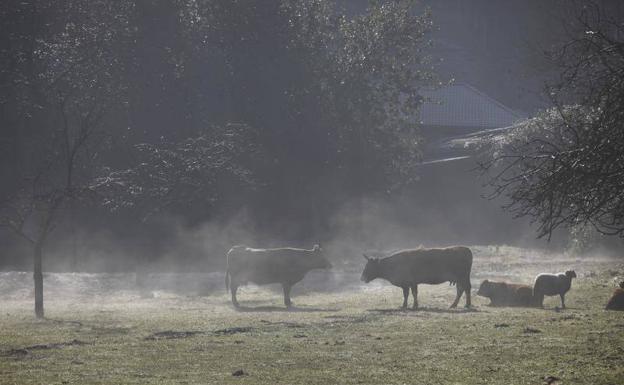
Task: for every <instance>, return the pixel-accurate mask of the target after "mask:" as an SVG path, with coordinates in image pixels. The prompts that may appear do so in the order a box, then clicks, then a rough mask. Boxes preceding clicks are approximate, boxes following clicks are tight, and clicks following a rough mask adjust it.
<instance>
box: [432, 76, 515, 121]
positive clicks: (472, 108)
mask: <svg viewBox="0 0 624 385" xmlns="http://www.w3.org/2000/svg"><path fill="white" fill-rule="evenodd" d="M421 94H422V95H423V96H424V97H425V98H427V101H425V103H423V105H422V106H421V109H420V121H421V124H423V125H424V126H444V127H465V128H467V129H487V128H499V127H507V126H511V125H513V124H514V123H516V122H518V121H521V120H524V119H526V116H524V115H523V114H522V113H520V112H518V111H514V110H512V109H511V108H509V107H507V106H505V105H503V104H501V103H500V102H498V101H496V100H494V99H492V98H491V97H489V96H487V95H485V94H483V93H482V92H480V91H479V90H477V89H476V88H474V87H472V86H470V85H468V84H453V85H450V86H445V87H442V88H439V89H435V90H426V91H422V92H421Z"/></svg>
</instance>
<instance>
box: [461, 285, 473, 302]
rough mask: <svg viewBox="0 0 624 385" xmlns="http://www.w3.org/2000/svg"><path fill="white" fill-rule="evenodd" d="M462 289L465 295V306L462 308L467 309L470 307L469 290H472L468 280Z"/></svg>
mask: <svg viewBox="0 0 624 385" xmlns="http://www.w3.org/2000/svg"><path fill="white" fill-rule="evenodd" d="M462 287H463V288H464V293H466V305H465V306H464V307H466V308H469V307H470V306H471V303H470V289H472V285H470V280H468V282H466V284H465V285H462Z"/></svg>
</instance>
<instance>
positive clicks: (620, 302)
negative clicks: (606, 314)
mask: <svg viewBox="0 0 624 385" xmlns="http://www.w3.org/2000/svg"><path fill="white" fill-rule="evenodd" d="M605 309H606V310H624V281H622V282H620V288H619V289H615V291H614V292H613V295H612V296H611V298H610V299H609V302H607V306H606V307H605Z"/></svg>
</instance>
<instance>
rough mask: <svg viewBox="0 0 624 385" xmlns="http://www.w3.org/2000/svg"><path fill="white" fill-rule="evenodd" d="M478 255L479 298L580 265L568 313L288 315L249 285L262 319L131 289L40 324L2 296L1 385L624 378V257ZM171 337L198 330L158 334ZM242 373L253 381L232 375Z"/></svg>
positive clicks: (247, 294)
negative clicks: (615, 307) (495, 285)
mask: <svg viewBox="0 0 624 385" xmlns="http://www.w3.org/2000/svg"><path fill="white" fill-rule="evenodd" d="M473 250H474V251H475V257H476V260H475V264H474V267H473V281H474V283H475V287H473V295H474V293H476V289H477V287H476V286H478V282H479V281H480V280H481V279H483V278H492V279H496V278H500V277H506V276H507V278H506V279H508V280H510V281H511V280H513V281H517V282H530V281H531V278H532V276H533V275H534V274H535V273H536V272H538V271H560V270H565V269H567V268H569V267H571V268H574V269H575V270H576V271H577V273H579V278H578V279H577V280H575V281H574V282H573V287H572V290H571V292H569V293H568V296H567V297H566V304H567V305H568V306H569V308H568V309H566V310H561V311H558V310H555V308H554V307H555V306H556V305H558V299H557V298H555V297H551V298H548V299H547V300H546V303H545V304H546V308H545V309H522V308H491V307H488V306H486V304H487V303H488V301H487V300H486V299H484V298H481V297H476V296H474V297H473V298H474V301H473V302H474V305H475V306H474V309H473V310H471V311H465V310H464V309H456V310H449V309H448V305H449V304H450V303H451V301H452V299H453V296H454V289H453V288H450V287H449V286H448V285H438V286H427V285H422V286H421V288H420V293H419V302H420V305H421V306H422V307H423V309H421V310H419V311H400V310H399V309H398V306H399V305H400V304H401V302H402V295H401V290H400V289H399V288H395V287H392V286H384V285H372V286H370V285H369V286H366V287H364V289H363V290H348V291H345V292H333V293H319V292H309V293H304V294H299V295H296V296H294V297H293V300H294V303H295V305H296V306H297V309H298V311H290V312H288V311H285V310H283V309H282V304H281V298H280V297H281V296H280V295H279V294H278V293H276V292H275V291H271V290H269V289H265V288H253V287H250V288H245V289H243V290H242V292H241V293H240V296H239V300H240V301H241V303H242V304H243V305H247V306H254V307H255V306H260V311H243V312H240V311H235V310H234V309H233V308H232V307H231V306H230V304H229V298H228V297H227V296H226V295H225V293H223V294H220V293H217V294H215V295H212V296H206V297H197V296H188V297H186V296H176V295H164V296H160V297H159V298H148V299H142V298H140V297H139V296H137V295H134V294H132V293H126V294H123V295H117V296H115V297H110V296H102V297H99V296H91V297H75V298H67V299H63V298H59V299H53V298H47V302H46V311H47V317H48V319H46V320H44V321H36V320H34V319H33V316H32V309H31V308H32V303H31V300H30V299H28V298H24V299H5V300H3V299H2V298H0V383H3V384H62V383H73V384H88V383H94V384H132V383H134V384H146V383H161V384H541V383H542V382H543V380H542V378H543V377H544V376H549V375H552V376H556V377H559V378H561V379H562V381H563V383H565V384H622V383H624V313H622V312H607V311H604V310H603V308H604V305H605V303H606V301H607V299H608V298H609V296H610V294H611V292H612V290H613V287H614V286H615V285H614V281H615V280H616V279H617V278H616V276H617V275H620V276H621V275H622V274H624V265H623V264H622V263H621V262H618V261H608V260H598V259H587V260H578V259H569V258H566V257H564V256H556V255H555V256H546V257H543V258H542V257H540V256H538V255H531V252H528V251H523V250H518V249H510V248H475V249H473ZM356 267H357V265H355V267H353V268H354V269H355V268H356ZM508 276H512V277H514V278H513V279H511V278H509V277H508ZM410 302H411V299H410ZM461 304H463V299H462V302H461ZM236 327H238V328H243V329H242V330H238V332H237V330H236V329H231V328H236ZM527 328H528V329H527ZM223 329H230V330H229V331H231V332H232V333H224V332H223V331H222V330H223ZM164 331H179V332H182V331H193V332H198V333H196V334H192V335H186V336H178V337H180V338H171V339H167V338H150V336H152V335H153V334H154V333H158V332H164ZM74 340H77V341H78V342H76V341H74ZM72 341H74V342H73V343H72ZM55 343H56V344H60V343H65V344H66V345H51V346H50V344H55ZM41 344H48V346H47V347H48V348H41V347H39V348H32V346H34V345H41ZM20 349H21V350H20ZM24 349H25V350H24ZM238 369H242V370H243V371H244V372H245V375H243V376H233V375H232V373H233V372H234V371H236V370H238Z"/></svg>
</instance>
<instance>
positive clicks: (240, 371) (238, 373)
mask: <svg viewBox="0 0 624 385" xmlns="http://www.w3.org/2000/svg"><path fill="white" fill-rule="evenodd" d="M232 375H233V376H234V377H240V376H246V375H247V373H245V371H244V370H243V369H238V370H235V371H233V372H232Z"/></svg>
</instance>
